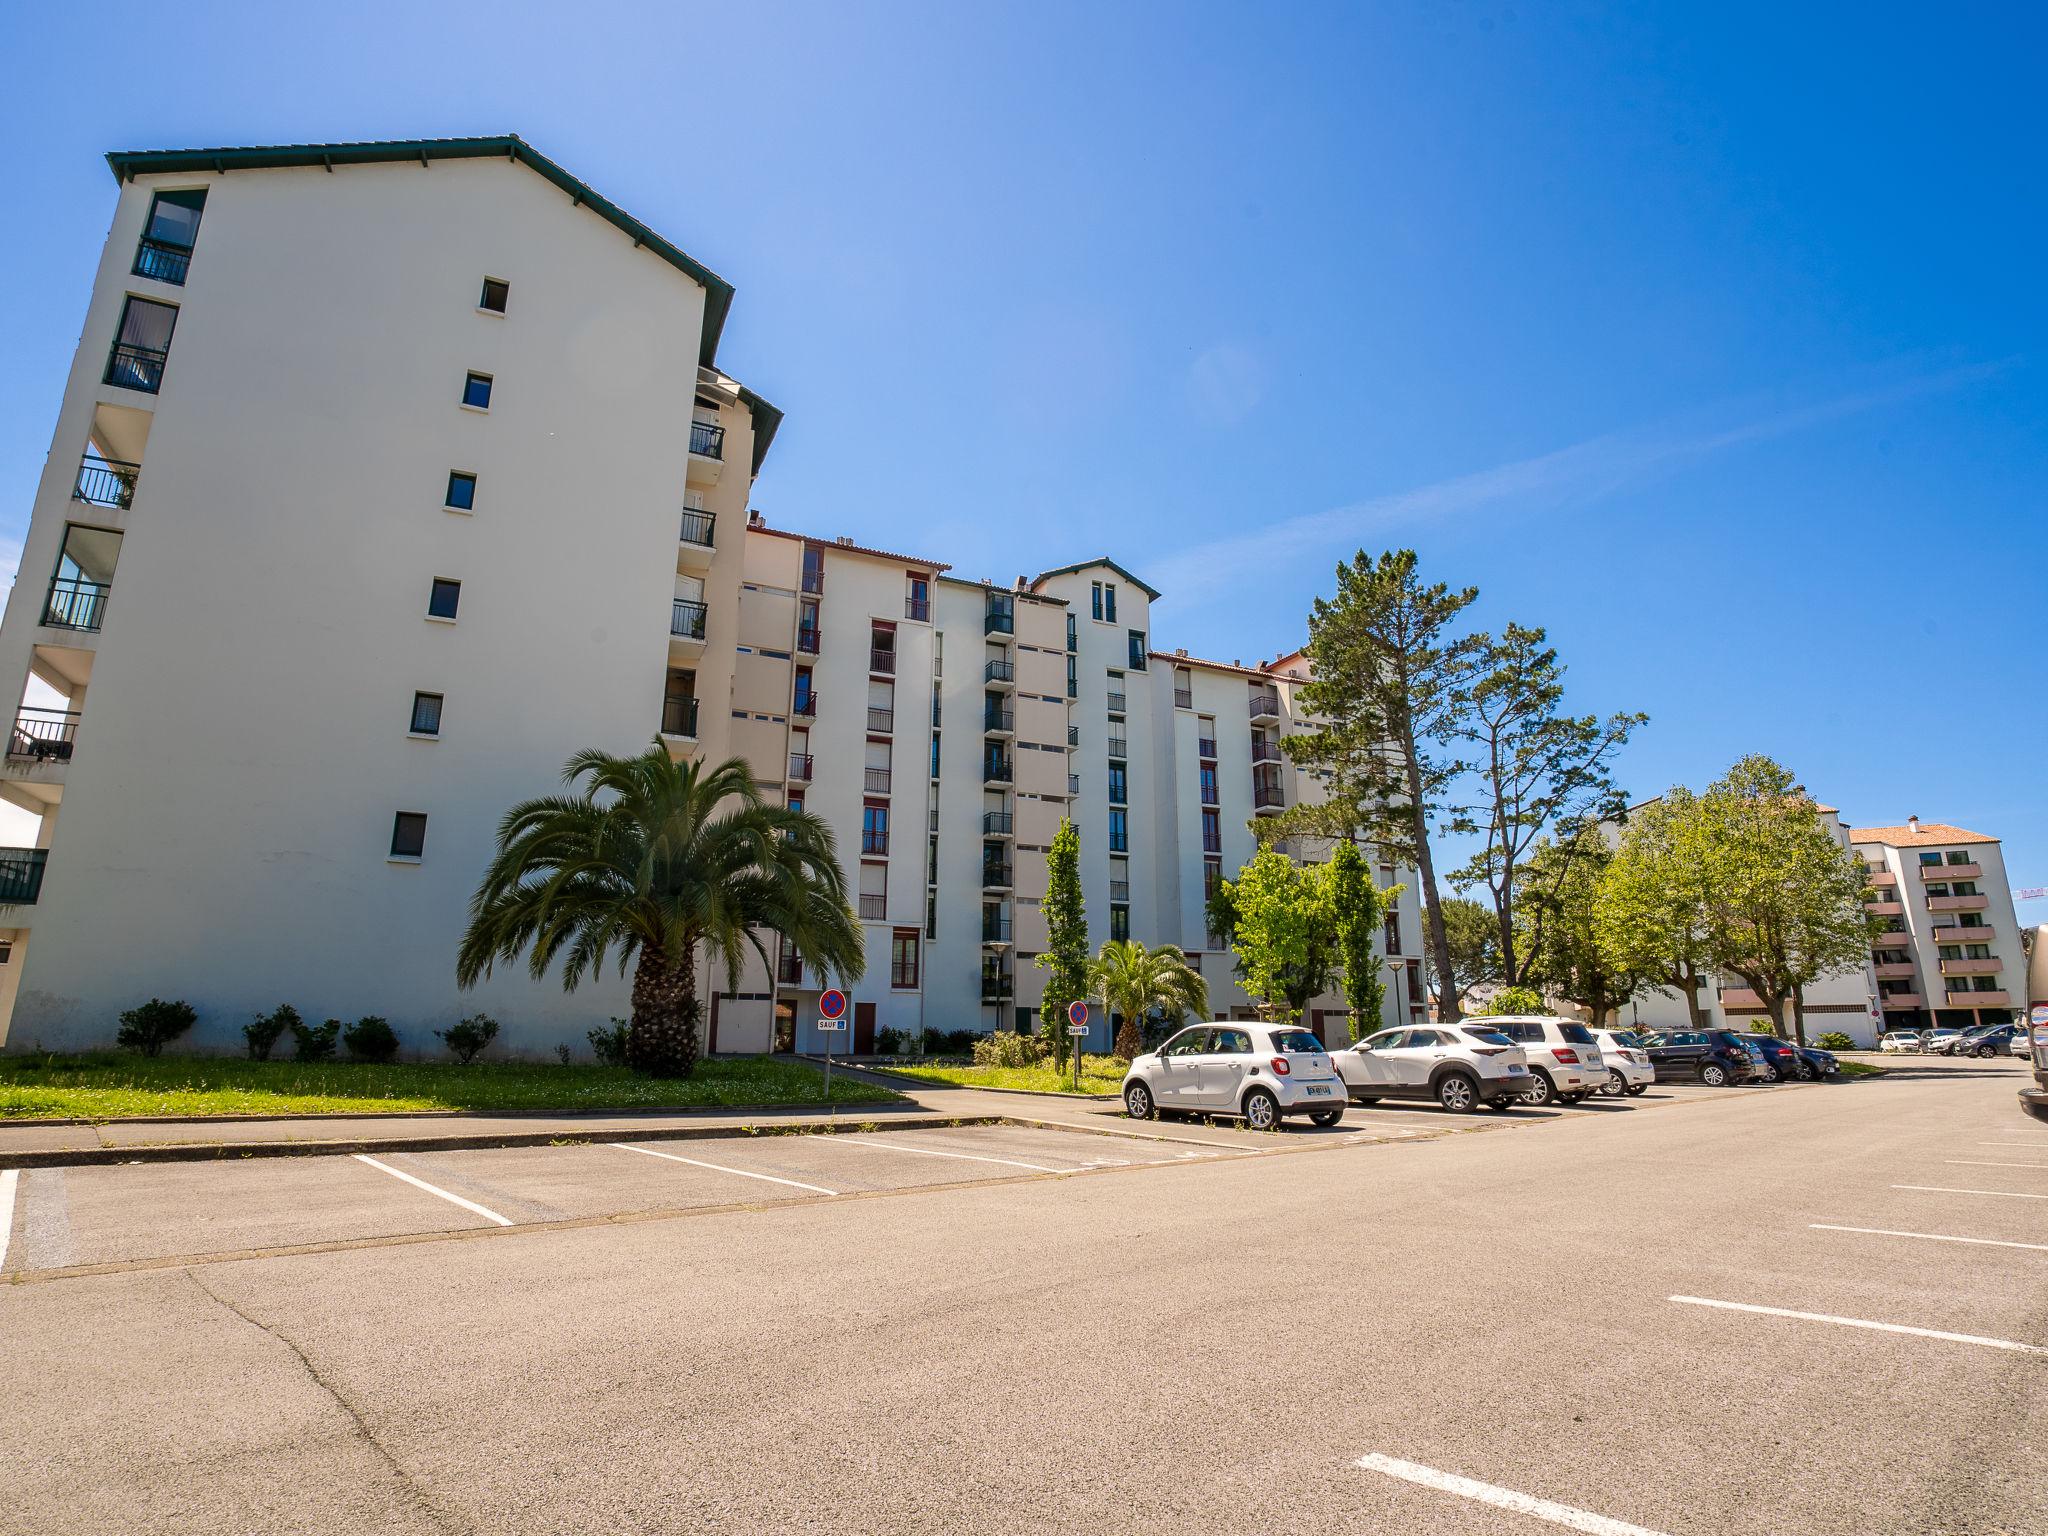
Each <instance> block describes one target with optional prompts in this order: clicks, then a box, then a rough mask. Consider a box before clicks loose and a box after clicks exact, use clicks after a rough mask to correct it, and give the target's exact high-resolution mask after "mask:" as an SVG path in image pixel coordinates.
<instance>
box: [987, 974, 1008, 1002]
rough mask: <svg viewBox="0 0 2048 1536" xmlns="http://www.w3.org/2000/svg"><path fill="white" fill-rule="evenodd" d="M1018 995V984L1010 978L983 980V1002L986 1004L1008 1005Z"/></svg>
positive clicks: (1001, 977) (1000, 977) (991, 977)
mask: <svg viewBox="0 0 2048 1536" xmlns="http://www.w3.org/2000/svg"><path fill="white" fill-rule="evenodd" d="M1016 995H1017V994H1016V982H1015V981H1014V980H1013V979H1012V978H1010V977H1008V976H988V975H984V976H983V977H982V978H981V1000H982V1001H983V1002H984V1003H1007V1002H1008V1001H1009V1000H1010V999H1011V998H1013V997H1015V996H1016Z"/></svg>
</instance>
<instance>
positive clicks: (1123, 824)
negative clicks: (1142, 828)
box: [1109, 811, 1131, 853]
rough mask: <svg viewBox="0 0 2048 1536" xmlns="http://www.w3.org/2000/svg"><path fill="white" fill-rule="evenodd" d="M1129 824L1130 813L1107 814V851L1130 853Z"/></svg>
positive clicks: (1116, 812) (1112, 812) (1114, 812)
mask: <svg viewBox="0 0 2048 1536" xmlns="http://www.w3.org/2000/svg"><path fill="white" fill-rule="evenodd" d="M1130 822H1131V813H1130V812H1129V811H1111V812H1110V813H1109V851H1110V852H1111V853H1128V852H1130V849H1131V833H1130Z"/></svg>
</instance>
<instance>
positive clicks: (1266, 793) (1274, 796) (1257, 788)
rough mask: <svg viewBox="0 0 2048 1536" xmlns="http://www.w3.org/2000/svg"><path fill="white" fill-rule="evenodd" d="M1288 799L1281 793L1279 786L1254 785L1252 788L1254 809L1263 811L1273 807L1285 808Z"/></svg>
mask: <svg viewBox="0 0 2048 1536" xmlns="http://www.w3.org/2000/svg"><path fill="white" fill-rule="evenodd" d="M1286 804H1287V798H1286V796H1284V795H1283V794H1281V793H1280V786H1279V785H1278V784H1254V785H1253V786H1252V807H1253V809H1255V810H1262V809H1266V808H1269V807H1273V806H1285V805H1286Z"/></svg>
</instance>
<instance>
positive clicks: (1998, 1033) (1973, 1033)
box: [1939, 1024, 2024, 1056]
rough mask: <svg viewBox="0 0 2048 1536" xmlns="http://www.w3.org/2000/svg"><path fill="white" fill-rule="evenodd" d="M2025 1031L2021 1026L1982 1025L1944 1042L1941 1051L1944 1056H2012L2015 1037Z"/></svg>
mask: <svg viewBox="0 0 2048 1536" xmlns="http://www.w3.org/2000/svg"><path fill="white" fill-rule="evenodd" d="M2023 1031H2024V1026H2023V1025H2019V1024H1980V1025H1978V1026H1977V1027H1976V1028H1975V1029H1966V1030H1964V1031H1963V1032H1962V1033H1961V1034H1960V1035H1957V1036H1956V1037H1955V1038H1954V1039H1952V1040H1945V1041H1943V1042H1942V1043H1941V1046H1940V1047H1939V1049H1940V1051H1941V1054H1942V1055H1944V1056H2010V1055H2012V1054H2013V1037H2014V1036H2015V1035H2018V1034H2021V1033H2023ZM2022 1049H2024V1047H2022Z"/></svg>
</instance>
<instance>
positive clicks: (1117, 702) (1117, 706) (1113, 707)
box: [1109, 693, 1126, 715]
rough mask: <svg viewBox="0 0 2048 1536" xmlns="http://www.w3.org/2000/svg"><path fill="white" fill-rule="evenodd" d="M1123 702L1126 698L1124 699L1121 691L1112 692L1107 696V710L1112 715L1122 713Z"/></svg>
mask: <svg viewBox="0 0 2048 1536" xmlns="http://www.w3.org/2000/svg"><path fill="white" fill-rule="evenodd" d="M1125 702H1126V700H1125V698H1124V696H1123V695H1122V694H1121V693H1112V694H1110V696H1109V712H1110V713H1111V714H1112V715H1120V714H1122V713H1123V712H1124V704H1125Z"/></svg>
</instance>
